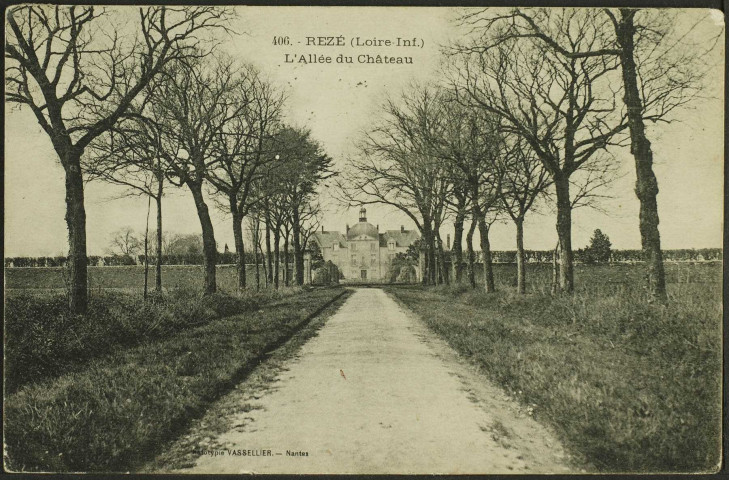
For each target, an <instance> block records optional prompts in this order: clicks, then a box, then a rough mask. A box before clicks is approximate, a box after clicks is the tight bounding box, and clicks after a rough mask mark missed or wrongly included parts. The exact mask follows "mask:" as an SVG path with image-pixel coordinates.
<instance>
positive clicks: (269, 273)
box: [266, 215, 273, 287]
mask: <svg viewBox="0 0 729 480" xmlns="http://www.w3.org/2000/svg"><path fill="white" fill-rule="evenodd" d="M271 262H272V258H271V220H270V219H269V218H268V215H267V216H266V264H267V265H268V270H267V274H266V287H268V286H269V285H270V284H272V283H273V268H272V267H273V265H272V264H271Z"/></svg>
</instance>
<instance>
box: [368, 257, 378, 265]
mask: <svg viewBox="0 0 729 480" xmlns="http://www.w3.org/2000/svg"><path fill="white" fill-rule="evenodd" d="M375 263H377V255H372V258H370V265H371V266H374V265H375Z"/></svg>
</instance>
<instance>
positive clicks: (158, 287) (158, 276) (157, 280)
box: [154, 181, 162, 292]
mask: <svg viewBox="0 0 729 480" xmlns="http://www.w3.org/2000/svg"><path fill="white" fill-rule="evenodd" d="M155 200H156V201H157V263H156V266H155V275H154V289H155V291H157V292H162V181H160V182H159V186H158V187H157V197H156V198H155Z"/></svg>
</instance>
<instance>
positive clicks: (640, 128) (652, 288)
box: [616, 8, 668, 304]
mask: <svg viewBox="0 0 729 480" xmlns="http://www.w3.org/2000/svg"><path fill="white" fill-rule="evenodd" d="M620 16H621V18H620V23H619V24H618V29H617V30H618V31H617V32H616V33H617V39H618V44H619V45H620V52H621V54H620V62H621V65H622V72H623V84H624V87H625V94H624V101H625V106H626V108H627V114H628V128H629V130H630V140H631V141H630V153H632V154H633V157H634V159H635V173H636V179H637V180H636V184H635V194H636V195H637V197H638V200H640V240H641V246H642V247H643V259H644V261H645V262H646V266H647V270H648V271H647V275H646V277H647V282H648V285H647V286H648V292H649V293H650V295H651V299H652V300H653V301H657V302H660V303H664V304H665V303H666V302H667V301H668V297H667V295H666V278H665V273H664V270H663V253H662V252H661V236H660V232H659V230H658V223H659V219H658V201H657V198H656V197H657V196H658V181H657V180H656V176H655V174H654V172H653V151H652V149H651V142H650V141H649V140H648V138H647V137H646V135H645V124H644V122H643V105H642V103H641V99H640V93H639V90H638V81H637V73H636V66H635V59H634V57H633V50H634V35H635V25H634V24H633V17H634V16H635V11H634V10H630V9H625V8H622V9H620Z"/></svg>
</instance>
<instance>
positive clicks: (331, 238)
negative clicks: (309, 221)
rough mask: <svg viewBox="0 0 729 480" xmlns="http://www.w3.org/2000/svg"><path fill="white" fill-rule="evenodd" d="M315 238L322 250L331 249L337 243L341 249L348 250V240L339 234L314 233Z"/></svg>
mask: <svg viewBox="0 0 729 480" xmlns="http://www.w3.org/2000/svg"><path fill="white" fill-rule="evenodd" d="M314 238H315V239H316V241H317V242H318V243H319V247H320V248H331V247H332V245H334V244H335V243H338V244H339V246H340V247H341V248H347V240H346V239H345V238H344V235H342V234H341V233H339V232H314Z"/></svg>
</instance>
